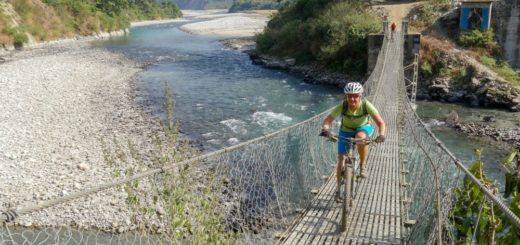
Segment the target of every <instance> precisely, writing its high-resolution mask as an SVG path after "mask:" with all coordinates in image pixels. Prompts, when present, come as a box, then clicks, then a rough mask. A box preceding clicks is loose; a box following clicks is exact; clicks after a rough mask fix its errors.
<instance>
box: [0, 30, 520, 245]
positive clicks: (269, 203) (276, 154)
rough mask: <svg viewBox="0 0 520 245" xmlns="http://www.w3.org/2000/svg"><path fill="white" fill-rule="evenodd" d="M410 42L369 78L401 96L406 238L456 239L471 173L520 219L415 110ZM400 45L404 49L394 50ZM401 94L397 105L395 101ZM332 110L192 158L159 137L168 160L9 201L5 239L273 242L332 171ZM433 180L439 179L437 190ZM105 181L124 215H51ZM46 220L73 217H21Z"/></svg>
mask: <svg viewBox="0 0 520 245" xmlns="http://www.w3.org/2000/svg"><path fill="white" fill-rule="evenodd" d="M402 42H403V38H402V36H401V37H399V38H396V40H395V41H394V42H393V43H391V42H389V41H388V40H387V39H386V38H385V39H384V42H383V46H382V48H381V51H380V52H379V56H378V61H377V63H376V67H375V68H374V71H373V72H372V73H371V75H370V77H369V78H368V79H367V81H366V83H365V90H366V97H368V98H369V100H371V101H377V103H378V105H384V104H388V105H392V107H389V108H393V109H392V111H388V112H385V113H386V114H385V116H387V117H388V118H394V117H395V118H397V119H396V125H399V127H398V128H396V129H395V130H396V131H397V133H398V137H399V138H398V141H399V145H400V147H399V155H398V156H399V161H400V162H401V165H400V167H399V168H400V169H399V171H400V172H401V173H402V174H401V177H400V178H401V179H400V180H399V181H400V183H401V184H400V185H399V186H400V189H399V190H398V193H399V194H400V203H401V207H400V209H399V210H401V211H400V212H401V213H400V215H401V216H402V218H401V220H402V221H403V222H402V223H403V224H401V225H403V226H404V228H403V230H405V231H406V232H405V233H403V234H404V235H403V237H400V238H399V239H401V241H406V242H410V243H412V244H433V243H437V242H447V243H453V242H454V241H455V234H454V229H453V222H452V221H451V220H450V218H449V210H450V209H451V207H452V206H453V202H454V195H453V188H455V187H456V186H458V185H459V184H460V183H461V180H462V177H463V176H468V177H469V178H470V179H471V181H473V182H474V183H476V184H477V185H478V186H479V187H480V189H481V191H483V192H484V193H485V194H486V196H487V198H488V199H489V200H491V201H492V202H493V203H494V204H496V205H497V206H498V207H499V208H500V209H501V210H502V211H503V212H504V213H505V214H506V215H507V216H508V217H509V218H510V219H511V221H512V222H513V224H514V225H515V226H517V227H520V222H519V219H518V217H517V216H515V215H514V213H512V212H511V211H510V210H509V209H508V208H507V206H506V205H505V204H504V203H503V202H502V201H501V200H500V198H499V197H497V196H495V195H494V194H493V193H492V192H491V191H489V190H488V189H487V188H486V187H485V186H484V185H482V183H480V181H479V180H478V178H476V177H475V176H473V175H472V174H471V173H470V172H469V171H468V169H467V168H466V167H465V166H464V165H463V164H462V162H461V161H460V160H458V159H457V158H456V157H455V156H454V155H453V154H452V153H451V152H450V151H449V150H448V149H447V148H446V146H444V144H442V143H441V142H440V141H439V140H438V139H437V138H436V137H435V136H434V134H433V133H432V132H431V131H430V130H429V128H428V127H427V126H426V125H425V124H424V123H423V122H422V120H421V119H420V118H419V117H418V116H417V114H416V113H415V110H414V108H413V107H412V106H411V105H412V103H411V102H410V99H409V98H408V97H407V91H406V86H405V79H404V73H403V66H402V52H403V50H402V47H403V43H402ZM394 55H397V57H392V56H394ZM397 58H398V59H397ZM395 59H397V60H398V61H400V64H398V69H392V67H387V65H388V63H387V62H395ZM388 60H390V61H388ZM398 63H399V62H398ZM391 72H394V73H395V72H398V73H399V78H398V79H395V80H393V82H392V81H389V80H384V79H383V78H385V77H388V76H389V75H390V73H391ZM382 81H385V82H382ZM396 89H397V91H396ZM395 93H397V95H396V94H395ZM392 98H398V101H394V100H393V99H392ZM396 103H397V104H398V106H395V107H394V105H395V104H396ZM394 108H397V109H395V110H394ZM328 113H329V110H328V111H325V112H323V113H320V114H319V115H316V116H314V117H312V118H310V119H307V120H305V121H303V122H300V123H297V124H295V125H293V126H290V127H287V128H284V129H281V130H278V131H276V132H273V133H270V134H267V135H265V136H262V137H259V138H256V139H253V140H250V141H247V142H244V143H241V144H237V145H234V146H231V147H228V148H225V149H222V150H218V151H215V152H212V153H209V154H205V155H202V156H198V157H195V158H192V159H189V160H185V161H178V160H177V159H179V156H178V154H179V152H177V151H176V150H175V149H172V148H168V147H165V146H166V145H168V144H160V145H158V148H159V149H158V150H157V151H158V152H160V154H159V157H158V158H160V159H162V160H164V161H162V165H161V164H157V163H156V164H155V165H154V166H155V167H153V168H151V169H149V170H146V171H139V170H138V168H136V167H135V166H129V165H125V164H122V163H121V164H119V165H117V164H116V167H115V169H113V170H114V171H115V172H117V173H119V175H121V176H122V177H121V178H120V179H118V180H116V181H114V182H111V183H106V184H101V185H96V186H93V187H91V188H89V189H87V190H85V191H81V192H77V193H74V194H71V195H69V196H65V197H62V198H56V199H53V200H48V201H44V202H41V203H36V204H31V205H24V206H21V207H17V208H13V209H8V210H5V211H4V212H2V214H1V215H0V223H2V224H3V227H1V228H0V241H2V242H6V243H24V242H27V243H46V242H47V243H63V242H65V243H68V242H70V241H73V242H74V243H109V242H129V243H152V244H156V243H178V242H191V243H203V242H208V241H236V240H240V241H241V242H245V243H255V242H266V241H269V242H272V241H273V240H274V239H276V237H277V234H280V233H282V232H284V231H285V230H286V229H287V228H288V227H290V226H291V225H292V224H293V223H294V221H295V220H297V218H298V217H299V216H300V213H301V212H302V210H305V209H307V208H308V207H309V205H310V203H311V202H312V201H313V198H314V195H313V194H312V193H313V190H318V189H320V188H321V187H322V185H323V184H324V176H330V174H331V173H332V172H333V169H334V164H335V161H336V160H335V157H336V151H335V149H334V148H333V147H331V145H330V144H327V143H326V142H325V141H324V140H322V139H320V138H319V137H317V133H318V131H319V129H320V128H321V123H322V122H323V120H324V118H325V117H326V116H327V115H328ZM392 123H393V122H392ZM164 138H167V136H165V137H164ZM165 143H171V142H165ZM110 151H111V152H115V151H116V150H114V149H110ZM121 154H123V155H125V158H132V157H134V158H135V157H136V156H134V155H133V153H132V152H131V151H125V152H123V153H121ZM112 160H114V159H112ZM115 160H117V159H115ZM157 162H161V161H157ZM374 164H377V163H374ZM135 173H138V174H135ZM432 186H436V190H435V191H434V192H432V191H431V187H432ZM106 191H111V193H112V192H114V193H116V195H114V198H123V199H125V200H126V203H127V206H126V207H118V208H117V209H116V208H114V207H99V208H100V209H111V210H115V211H113V215H114V216H116V218H117V219H116V220H117V221H115V223H117V224H108V223H109V222H110V221H108V220H111V219H110V218H114V217H104V216H103V215H102V214H101V213H100V212H96V210H82V211H81V212H78V213H74V214H62V215H57V216H56V215H52V214H56V213H59V210H60V207H63V206H64V205H77V206H78V207H80V206H81V203H82V202H88V201H91V200H93V199H95V198H98V197H97V193H100V192H106ZM380 201H381V202H383V201H384V200H380ZM49 210H52V212H48V211H49ZM82 215H89V216H94V217H95V218H96V219H97V220H100V221H101V223H104V224H106V225H105V226H104V227H97V228H99V229H101V230H105V231H110V232H111V233H100V232H99V231H98V230H95V229H89V227H77V226H75V225H74V222H75V221H74V220H75V219H76V218H81V217H82ZM43 220H53V221H54V222H55V224H56V225H58V224H61V225H63V224H66V226H65V227H63V226H61V227H47V228H43V229H37V228H27V229H20V228H19V227H14V226H12V223H16V222H18V221H25V222H31V223H35V224H36V223H38V222H41V221H43ZM407 221H410V222H408V223H407ZM411 221H413V222H411ZM405 223H406V224H408V225H406V224H405ZM121 224H122V225H121ZM212 231H213V232H212ZM338 235H340V234H338Z"/></svg>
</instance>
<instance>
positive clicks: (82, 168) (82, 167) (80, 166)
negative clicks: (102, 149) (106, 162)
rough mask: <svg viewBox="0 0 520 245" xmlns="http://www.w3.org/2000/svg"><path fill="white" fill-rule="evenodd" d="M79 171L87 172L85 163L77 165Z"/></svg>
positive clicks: (87, 167) (87, 168)
mask: <svg viewBox="0 0 520 245" xmlns="http://www.w3.org/2000/svg"><path fill="white" fill-rule="evenodd" d="M77 167H78V169H79V170H83V171H87V170H89V166H88V165H87V164H86V163H80V164H78V165H77Z"/></svg>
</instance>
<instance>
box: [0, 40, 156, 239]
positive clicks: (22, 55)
mask: <svg viewBox="0 0 520 245" xmlns="http://www.w3.org/2000/svg"><path fill="white" fill-rule="evenodd" d="M139 71H140V68H138V66H137V64H135V63H133V62H132V61H130V60H128V59H126V58H125V57H123V56H122V55H119V54H114V53H110V52H108V51H106V50H102V49H97V48H91V47H89V46H88V44H87V43H86V42H73V43H68V44H60V45H55V46H53V47H46V48H41V49H32V50H29V51H23V52H19V53H16V54H15V55H13V56H11V57H8V62H6V63H4V64H0V74H2V75H1V76H0V87H1V88H2V89H0V111H1V112H2V113H0V176H2V178H0V187H1V188H0V211H5V210H7V209H11V208H19V207H25V206H27V205H32V204H35V203H38V202H41V201H45V200H51V199H55V198H57V197H61V196H66V195H69V194H71V193H73V192H77V191H81V190H84V189H86V188H89V187H93V186H96V185H99V184H100V183H107V182H110V181H113V180H114V173H115V169H114V167H113V166H108V165H107V164H106V163H105V160H104V157H103V150H102V148H103V147H102V143H101V140H102V139H103V140H105V141H107V142H112V140H113V139H116V140H117V141H118V142H121V144H122V145H126V144H127V142H129V141H130V142H133V143H134V144H136V146H137V147H136V148H137V149H139V150H138V151H140V152H141V153H143V154H145V153H146V152H148V151H149V150H150V149H151V148H152V147H151V143H150V142H149V137H148V136H149V135H151V134H152V133H153V132H154V131H155V130H157V129H158V125H157V123H156V122H155V121H154V120H153V119H151V118H149V117H148V116H146V115H144V114H143V113H142V110H141V109H140V108H139V107H138V106H137V105H136V103H135V101H134V95H133V93H134V89H133V77H134V76H135V75H136V73H137V72H139ZM125 199H126V193H125V192H124V191H122V190H121V189H118V190H115V189H111V190H107V191H103V192H100V193H98V194H96V195H93V196H90V197H88V198H80V199H78V200H76V201H72V202H68V203H66V204H63V205H59V206H56V207H54V208H49V209H46V210H44V211H42V212H38V213H32V214H30V215H25V216H21V217H19V218H18V219H17V221H16V222H17V223H18V224H20V225H23V226H40V225H56V226H64V225H65V226H75V225H77V226H79V227H91V226H93V227H98V228H102V229H113V228H118V227H119V228H121V227H123V229H126V228H128V227H129V226H130V221H129V220H128V219H129V217H130V216H129V215H128V214H129V208H128V207H127V204H126V202H125ZM125 227H126V228H125Z"/></svg>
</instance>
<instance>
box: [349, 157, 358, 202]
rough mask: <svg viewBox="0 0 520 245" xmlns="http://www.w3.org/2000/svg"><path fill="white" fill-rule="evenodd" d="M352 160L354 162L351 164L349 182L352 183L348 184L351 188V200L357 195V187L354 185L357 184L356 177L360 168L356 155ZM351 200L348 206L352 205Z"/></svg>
mask: <svg viewBox="0 0 520 245" xmlns="http://www.w3.org/2000/svg"><path fill="white" fill-rule="evenodd" d="M353 159H354V160H353V162H354V164H352V169H353V171H352V178H351V182H352V185H351V186H350V188H351V191H350V193H351V196H352V198H351V199H352V200H353V199H356V195H357V189H356V187H357V186H356V185H357V178H358V175H359V174H360V169H359V159H358V158H357V157H354V158H353ZM352 200H351V202H350V207H352Z"/></svg>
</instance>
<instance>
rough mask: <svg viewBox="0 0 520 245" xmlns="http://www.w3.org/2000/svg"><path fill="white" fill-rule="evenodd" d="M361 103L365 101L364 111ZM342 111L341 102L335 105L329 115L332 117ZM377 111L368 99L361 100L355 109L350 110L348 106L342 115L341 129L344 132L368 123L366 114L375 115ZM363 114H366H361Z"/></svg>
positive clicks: (352, 130)
mask: <svg viewBox="0 0 520 245" xmlns="http://www.w3.org/2000/svg"><path fill="white" fill-rule="evenodd" d="M363 103H365V108H366V112H364V110H363ZM342 111H343V103H341V104H339V105H337V106H336V107H335V108H334V109H333V110H332V112H331V113H330V115H331V116H332V117H333V118H336V117H338V116H339V115H341V112H342ZM378 113H379V112H378V111H377V109H376V108H375V107H374V105H372V103H370V101H368V100H363V101H361V103H360V104H359V107H358V108H357V109H356V110H355V111H351V110H350V109H349V108H348V107H347V108H345V116H343V117H342V122H341V125H342V126H341V130H342V131H345V132H354V129H356V128H359V127H361V126H363V125H365V124H367V123H368V119H369V118H368V116H369V115H370V116H374V115H377V114H378ZM363 114H366V115H365V116H363Z"/></svg>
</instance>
